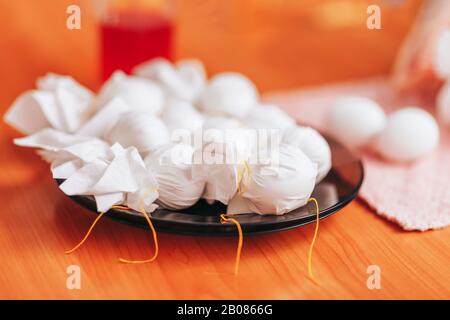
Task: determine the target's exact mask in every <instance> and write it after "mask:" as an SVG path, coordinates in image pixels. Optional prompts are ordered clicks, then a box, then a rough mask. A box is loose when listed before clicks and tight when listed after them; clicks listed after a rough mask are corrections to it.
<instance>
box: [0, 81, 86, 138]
mask: <svg viewBox="0 0 450 320" xmlns="http://www.w3.org/2000/svg"><path fill="white" fill-rule="evenodd" d="M37 85H38V89H39V90H31V91H27V92H25V93H23V94H22V95H20V96H19V97H18V98H17V99H16V100H15V101H14V103H13V105H12V106H11V107H10V109H9V110H8V112H7V113H6V114H5V116H4V120H5V121H6V122H7V123H8V124H9V125H11V126H12V127H14V128H16V129H17V130H19V131H21V132H22V133H24V134H32V133H35V132H37V131H39V130H41V129H44V128H48V127H53V128H55V129H58V130H60V131H64V132H69V133H72V132H75V131H76V130H77V129H78V128H79V127H80V126H81V125H82V124H83V123H84V122H85V121H86V120H87V119H88V117H89V116H90V115H91V113H92V111H93V101H92V100H93V94H92V93H91V92H90V91H89V90H88V89H86V88H84V87H83V86H81V85H80V84H79V83H77V82H76V81H75V80H73V79H72V78H71V77H65V76H58V75H55V74H49V75H47V76H45V77H43V78H40V79H38V81H37Z"/></svg>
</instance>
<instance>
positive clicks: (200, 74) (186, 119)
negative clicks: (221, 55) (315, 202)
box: [5, 59, 331, 214]
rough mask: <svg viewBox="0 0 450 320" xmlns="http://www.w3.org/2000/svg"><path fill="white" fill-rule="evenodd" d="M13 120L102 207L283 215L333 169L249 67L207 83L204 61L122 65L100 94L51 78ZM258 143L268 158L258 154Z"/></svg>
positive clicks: (318, 144)
mask: <svg viewBox="0 0 450 320" xmlns="http://www.w3.org/2000/svg"><path fill="white" fill-rule="evenodd" d="M5 121H6V122H8V123H9V124H10V125H12V126H13V127H15V128H17V129H18V130H20V131H21V132H23V133H24V134H26V135H28V136H26V137H24V138H20V139H15V143H16V144H18V145H21V146H26V147H33V148H38V149H39V151H38V153H39V154H40V155H41V157H42V158H43V159H45V160H46V161H48V162H49V163H50V166H51V170H52V174H53V177H54V178H57V179H64V182H63V183H62V184H61V185H60V189H61V190H62V191H63V192H64V193H66V194H67V195H91V196H93V197H94V198H95V201H96V204H97V209H98V211H107V210H108V209H110V208H111V207H112V206H114V205H125V206H128V207H129V208H132V209H135V210H142V209H145V210H146V211H147V212H152V211H154V210H155V209H156V208H157V207H158V206H161V207H163V208H168V209H173V210H179V209H183V208H187V207H190V206H192V205H193V204H195V203H196V202H197V201H198V200H199V199H200V198H204V199H206V200H207V201H208V202H214V201H220V202H222V203H224V204H226V205H227V204H231V203H233V204H234V205H233V208H236V206H237V205H236V204H239V203H241V204H242V206H243V207H244V208H248V211H246V212H249V211H251V212H254V213H258V214H285V213H287V212H290V211H292V210H295V209H297V208H299V207H301V206H303V205H305V204H306V203H307V201H308V199H309V198H310V195H311V193H312V191H313V189H314V187H315V185H316V184H317V183H319V182H320V181H321V180H322V179H323V178H324V177H325V176H326V175H327V173H328V171H329V170H330V168H331V152H330V148H329V146H328V144H327V142H326V141H325V139H324V138H323V137H322V136H321V135H320V134H319V133H318V132H317V131H315V130H314V129H312V128H307V127H300V126H297V125H296V123H295V121H294V120H293V119H292V118H291V117H290V116H288V115H287V114H286V113H284V112H283V111H282V110H280V109H279V108H278V107H277V106H276V105H264V104H262V103H261V102H260V98H259V94H258V91H257V89H256V87H255V86H254V84H253V83H252V82H251V81H250V80H249V79H247V78H246V77H244V76H243V75H241V74H238V73H221V74H217V75H215V76H214V77H212V78H211V79H209V80H208V79H207V77H206V74H205V71H204V68H203V65H202V64H201V63H200V62H198V61H196V60H184V61H180V62H178V63H176V64H172V63H170V62H168V61H166V60H163V59H156V60H152V61H149V62H146V63H144V64H142V65H140V66H138V67H136V68H135V70H134V72H133V74H132V75H126V74H124V73H123V72H120V71H117V72H116V73H114V74H113V75H112V76H111V78H110V79H109V80H108V81H107V82H105V84H104V85H103V86H102V88H101V89H100V90H99V92H98V94H94V93H93V92H91V91H90V90H88V89H86V88H84V87H83V86H81V85H80V84H78V83H77V82H76V81H75V80H73V79H72V78H71V77H65V76H59V75H55V74H49V75H47V76H45V77H43V78H40V79H38V81H37V89H36V90H31V91H28V92H25V93H23V94H22V95H21V96H20V97H19V98H17V99H16V101H15V102H14V104H13V105H12V107H11V108H10V110H9V111H8V112H7V114H6V115H5ZM255 132H270V133H276V134H272V135H263V138H260V137H259V136H258V135H257V134H256V133H255ZM230 133H233V134H230ZM199 135H200V137H201V139H200V140H198V137H199ZM255 137H258V139H259V140H258V139H254V138H255ZM261 146H262V147H261ZM268 146H270V147H268ZM261 150H262V151H264V152H265V153H264V154H265V157H263V158H264V161H255V159H256V158H255V157H254V155H255V154H256V153H258V152H260V151H261ZM238 207H239V205H238ZM236 212H242V208H241V210H239V208H236Z"/></svg>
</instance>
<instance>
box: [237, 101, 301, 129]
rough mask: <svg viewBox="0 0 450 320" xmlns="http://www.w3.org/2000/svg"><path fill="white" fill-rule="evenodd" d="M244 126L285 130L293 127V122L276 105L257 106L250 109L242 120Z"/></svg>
mask: <svg viewBox="0 0 450 320" xmlns="http://www.w3.org/2000/svg"><path fill="white" fill-rule="evenodd" d="M244 122H245V124H246V126H248V127H249V128H255V129H279V130H285V129H288V128H292V127H294V126H295V120H294V119H293V118H292V117H291V116H289V115H288V114H287V113H286V112H284V111H283V110H281V109H280V108H279V107H278V106H276V105H271V104H267V105H259V106H258V107H255V108H252V109H251V110H250V112H249V113H248V116H247V117H246V118H245V120H244Z"/></svg>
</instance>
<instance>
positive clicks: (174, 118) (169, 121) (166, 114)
mask: <svg viewBox="0 0 450 320" xmlns="http://www.w3.org/2000/svg"><path fill="white" fill-rule="evenodd" d="M161 119H162V120H163V121H164V123H165V124H166V126H167V129H168V130H169V132H170V133H172V132H173V131H174V130H177V129H182V130H186V131H189V132H193V131H195V130H197V129H200V128H201V127H202V125H203V116H202V114H201V113H200V112H198V111H197V109H195V108H194V107H193V106H192V105H191V104H190V103H189V102H186V101H182V100H174V99H171V100H169V101H168V102H167V103H166V106H165V108H164V110H163V113H162V114H161Z"/></svg>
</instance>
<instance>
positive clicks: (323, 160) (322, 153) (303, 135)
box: [282, 126, 331, 183]
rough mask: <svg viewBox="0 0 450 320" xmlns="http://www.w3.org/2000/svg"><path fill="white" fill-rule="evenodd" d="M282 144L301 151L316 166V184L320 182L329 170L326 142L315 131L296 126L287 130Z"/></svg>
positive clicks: (329, 153) (329, 158) (329, 159)
mask: <svg viewBox="0 0 450 320" xmlns="http://www.w3.org/2000/svg"><path fill="white" fill-rule="evenodd" d="M282 143H285V144H289V145H292V146H294V147H297V148H299V149H300V150H301V151H303V153H304V154H306V156H307V157H308V158H309V159H310V160H311V161H312V162H313V163H315V164H316V165H317V178H316V183H319V182H320V181H322V179H323V178H325V176H326V175H327V174H328V172H329V171H330V169H331V150H330V146H329V145H328V143H327V141H326V140H325V139H324V137H322V135H321V134H320V133H319V132H317V131H316V130H314V129H312V128H309V127H301V126H296V127H293V128H290V129H287V130H286V131H285V132H284V134H283V139H282Z"/></svg>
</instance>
